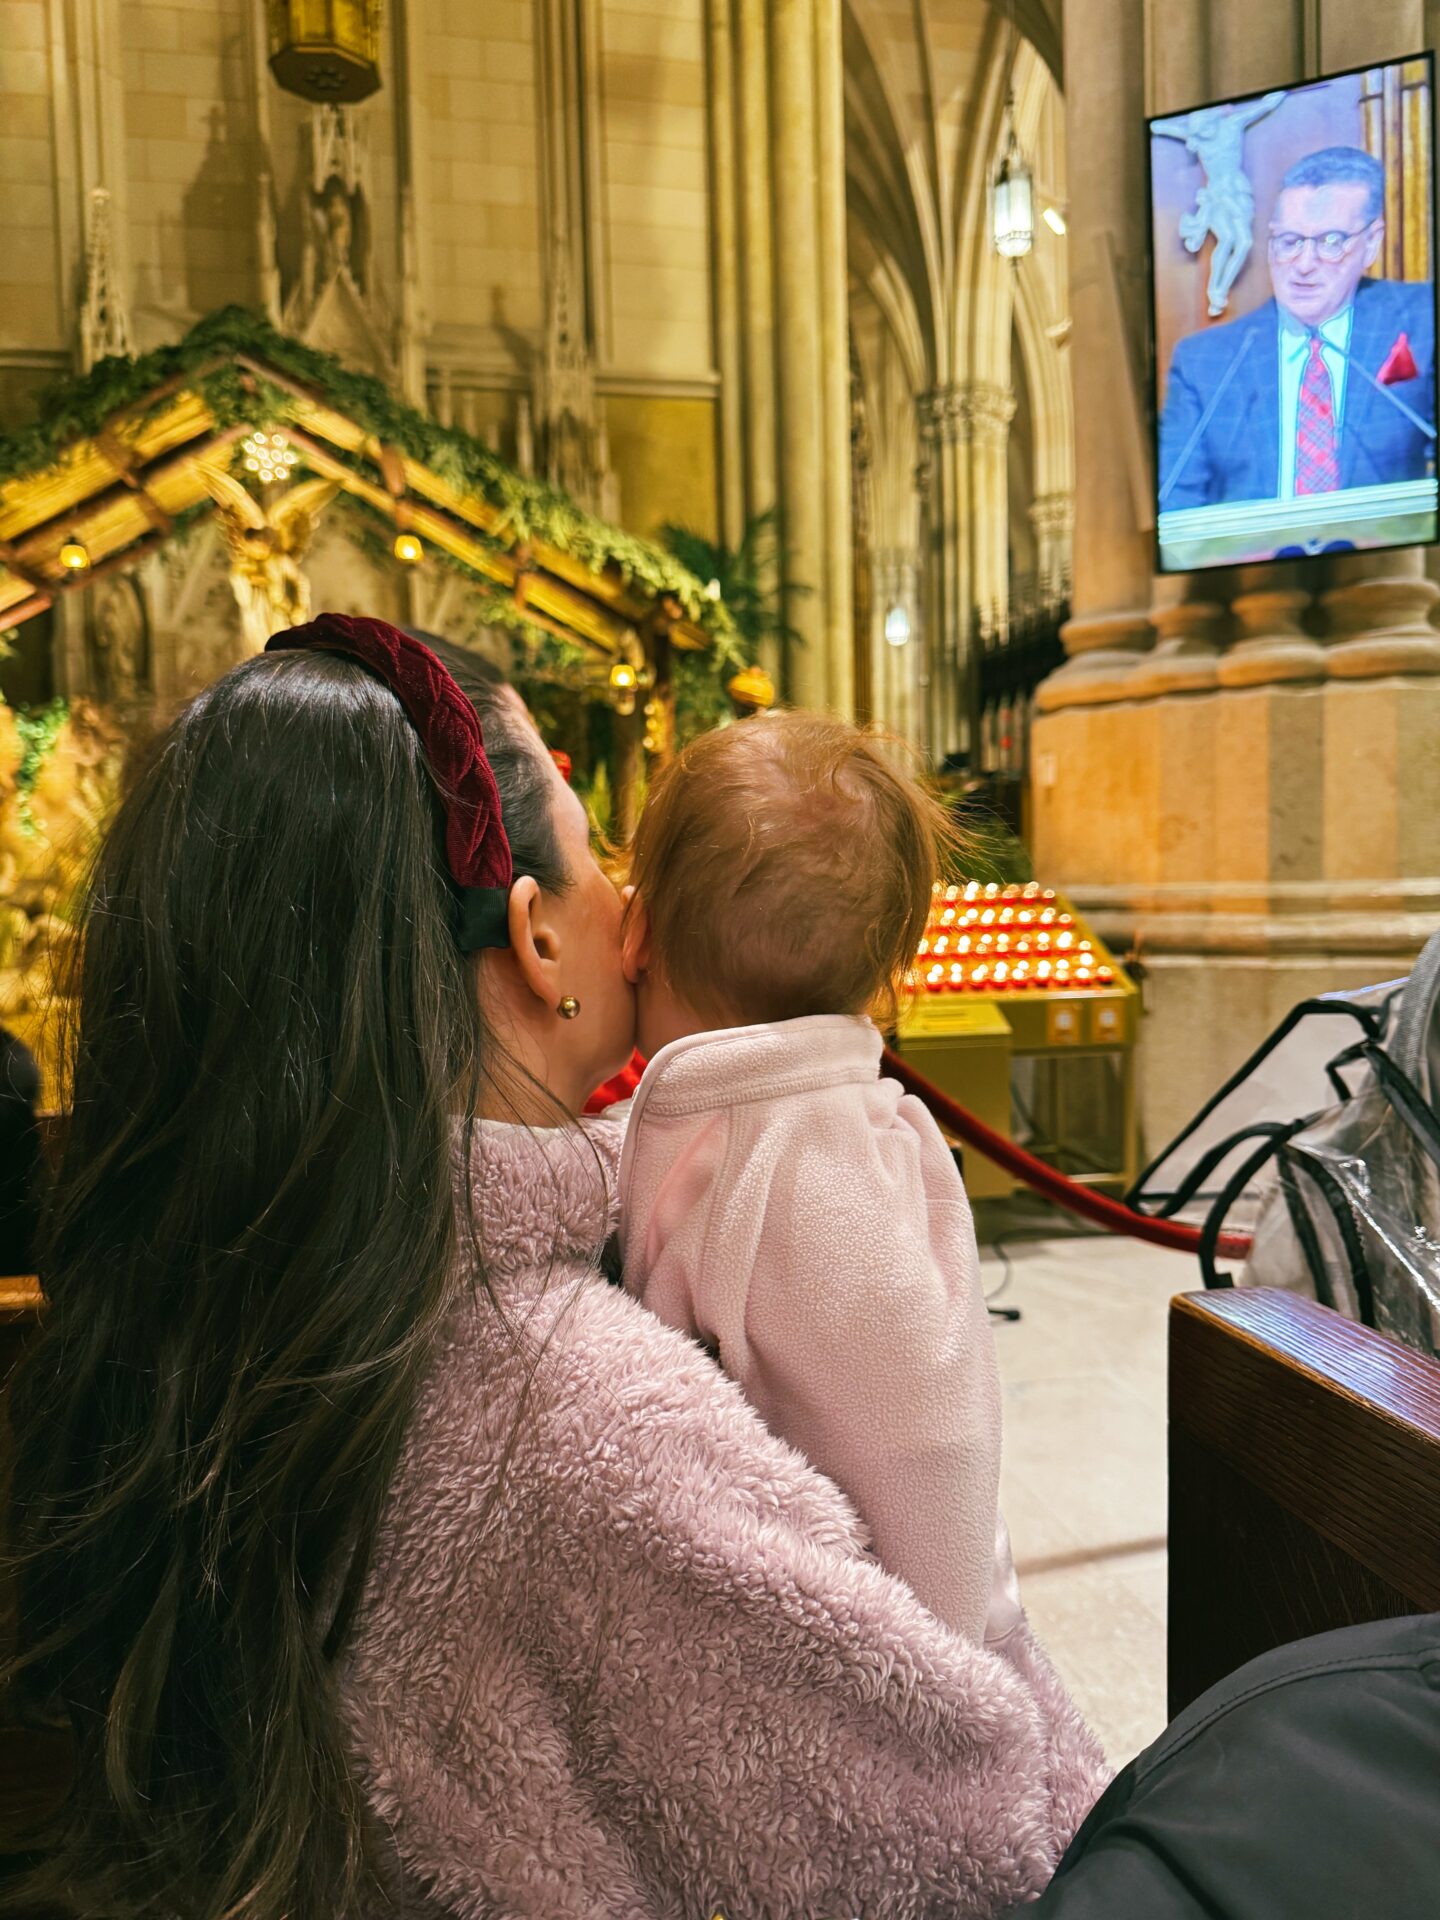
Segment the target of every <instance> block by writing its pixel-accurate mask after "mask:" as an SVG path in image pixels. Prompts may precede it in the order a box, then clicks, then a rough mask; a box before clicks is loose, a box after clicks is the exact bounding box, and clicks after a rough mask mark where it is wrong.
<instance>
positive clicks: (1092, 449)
mask: <svg viewBox="0 0 1440 1920" xmlns="http://www.w3.org/2000/svg"><path fill="white" fill-rule="evenodd" d="M1143 28H1144V3H1143V0H1086V4H1085V5H1084V6H1078V5H1076V4H1075V0H1069V4H1067V6H1066V8H1065V125H1066V146H1067V150H1068V158H1069V169H1068V170H1069V192H1070V298H1071V311H1072V319H1073V327H1072V332H1071V338H1070V364H1071V367H1072V369H1073V374H1074V383H1075V445H1076V467H1077V482H1076V489H1075V557H1074V586H1073V591H1072V604H1073V608H1074V613H1073V617H1072V618H1071V620H1070V622H1069V623H1068V625H1067V626H1066V629H1065V633H1064V636H1063V638H1064V641H1065V647H1066V651H1067V653H1068V654H1069V656H1070V657H1069V659H1068V660H1067V661H1066V663H1065V665H1064V666H1063V667H1061V668H1060V669H1059V670H1058V671H1057V672H1056V673H1053V674H1052V675H1051V676H1050V678H1049V679H1048V680H1047V681H1045V682H1044V683H1043V685H1042V686H1041V687H1040V689H1039V692H1038V694H1037V696H1036V704H1037V707H1038V708H1039V709H1040V711H1041V712H1042V713H1045V712H1051V711H1054V710H1055V709H1058V708H1061V707H1065V706H1068V705H1071V704H1077V705H1080V704H1089V703H1091V702H1094V701H1100V700H1116V699H1122V698H1124V697H1125V695H1126V691H1127V686H1128V681H1129V676H1130V675H1131V674H1132V673H1133V671H1134V669H1135V665H1136V662H1137V659H1138V657H1139V655H1140V654H1142V653H1143V652H1144V651H1145V650H1146V648H1147V647H1148V646H1149V645H1150V642H1151V637H1152V634H1151V627H1150V618H1149V611H1148V610H1149V607H1150V603H1151V599H1152V590H1151V542H1150V537H1149V534H1148V533H1147V532H1146V530H1145V523H1146V516H1147V513H1148V505H1147V502H1146V501H1145V500H1144V499H1143V498H1142V497H1141V473H1142V471H1143V469H1144V466H1145V454H1144V444H1145V438H1146V436H1145V431H1144V424H1143V419H1144V416H1143V406H1142V400H1141V394H1140V389H1139V378H1140V375H1139V369H1140V366H1141V364H1142V363H1141V358H1140V345H1141V342H1142V341H1143V339H1144V333H1145V283H1144V262H1145V258H1146V240H1145V203H1146V194H1145V163H1146V154H1145V143H1144V141H1143V140H1139V139H1137V138H1136V135H1135V128H1136V127H1137V126H1139V125H1140V122H1141V118H1142V115H1143V112H1144V107H1145V70H1144V61H1145V48H1144V31H1143ZM1147 484H1148V483H1147ZM1035 747H1036V750H1037V752H1038V751H1041V750H1042V748H1041V742H1040V740H1039V739H1038V738H1037V740H1036V742H1035Z"/></svg>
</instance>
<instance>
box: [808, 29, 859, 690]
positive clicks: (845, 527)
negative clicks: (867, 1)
mask: <svg viewBox="0 0 1440 1920" xmlns="http://www.w3.org/2000/svg"><path fill="white" fill-rule="evenodd" d="M812 4H813V6H814V14H815V27H814V33H815V39H814V59H815V135H816V166H817V176H818V177H817V181H816V186H817V198H818V202H819V209H818V219H817V234H818V239H819V246H820V285H819V299H820V344H821V377H822V392H821V396H820V400H821V425H822V440H823V445H824V459H825V491H824V502H823V510H824V515H825V531H824V541H823V552H824V568H825V582H824V585H825V616H826V638H825V644H826V651H827V653H828V656H829V671H828V694H829V704H830V706H831V707H832V708H833V710H834V711H835V712H836V713H839V714H845V715H852V714H853V713H854V711H855V692H856V688H855V638H854V633H853V626H852V623H853V620H854V611H855V610H854V584H855V574H854V556H853V552H852V529H851V524H850V523H851V474H852V467H851V457H850V433H851V418H850V415H851V403H850V295H849V286H848V276H847V271H846V245H845V94H844V88H845V73H844V69H845V59H844V51H843V48H842V46H841V32H840V0H812Z"/></svg>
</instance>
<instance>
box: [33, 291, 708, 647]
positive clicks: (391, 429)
mask: <svg viewBox="0 0 1440 1920" xmlns="http://www.w3.org/2000/svg"><path fill="white" fill-rule="evenodd" d="M276 427H279V428H283V430H284V432H285V434H286V435H287V436H288V438H289V441H290V444H291V445H292V446H293V447H294V449H295V451H296V452H297V453H298V454H299V456H300V459H301V462H302V463H303V464H304V466H305V467H307V468H309V469H310V470H311V471H312V472H313V473H315V474H317V475H321V476H323V477H325V478H326V479H329V480H333V481H336V482H338V484H339V485H340V486H341V487H342V488H343V489H344V491H345V493H346V494H347V495H349V496H350V498H351V499H352V500H353V501H355V502H356V503H358V504H359V505H360V506H362V507H364V508H368V509H369V510H370V511H371V512H372V513H373V514H374V515H376V516H378V517H379V518H380V519H381V520H384V521H388V522H390V523H391V524H392V525H393V526H395V527H403V528H406V529H408V530H409V531H411V532H413V533H416V534H418V535H419V536H420V538H421V539H422V540H423V541H425V542H426V543H427V544H428V545H429V546H430V547H432V548H435V549H437V550H438V551H439V552H440V553H441V554H442V555H443V556H444V557H445V558H446V559H447V560H448V561H449V562H450V563H451V564H453V565H455V566H458V567H459V568H460V569H462V570H463V571H464V572H466V573H468V574H470V575H471V576H473V577H474V578H475V579H476V580H477V581H478V582H479V583H481V584H482V585H483V586H484V587H486V588H488V589H490V591H491V593H492V595H493V596H494V599H495V602H496V605H497V607H503V608H504V609H505V610H506V611H507V612H508V613H509V614H510V615H511V617H512V618H514V619H516V620H517V621H519V622H524V623H528V624H530V625H532V626H534V627H537V628H539V629H541V630H542V631H543V632H548V633H551V634H554V635H556V636H557V637H558V638H560V639H562V640H566V641H569V642H572V643H574V644H577V645H579V646H581V647H583V648H585V649H587V650H588V651H589V652H590V653H591V655H592V657H593V656H594V655H597V654H598V655H601V656H605V655H614V654H617V653H619V652H620V651H621V649H622V647H623V646H624V645H625V643H626V642H627V641H628V640H632V639H639V640H643V639H644V638H646V637H647V636H648V635H653V634H664V635H667V636H668V638H669V639H670V640H671V641H672V642H673V643H674V644H675V645H677V646H679V647H683V648H691V649H698V648H701V647H704V646H706V645H708V644H709V642H710V641H711V640H712V639H715V638H718V637H720V636H721V635H722V634H724V633H726V632H728V630H729V626H730V620H729V615H728V613H727V612H726V610H725V608H724V607H723V605H721V604H720V603H719V602H718V601H717V600H714V599H712V598H710V597H709V595H708V594H707V591H706V589H705V587H704V586H702V584H701V582H700V581H699V580H697V579H696V578H695V576H694V575H693V574H691V573H689V572H687V570H686V569H685V568H684V567H682V566H681V565H680V563H679V562H678V561H677V560H676V559H675V558H674V557H673V556H672V555H670V554H668V553H666V552H665V551H664V550H663V549H662V548H660V547H657V546H654V545H652V544H651V543H650V542H648V541H644V540H639V539H636V538H634V537H633V536H631V535H629V534H626V533H624V532H622V531H621V530H620V529H619V528H617V527H612V526H609V525H608V524H607V523H606V522H604V521H601V520H597V519H595V518H594V517H593V516H592V515H590V514H587V513H585V512H584V511H582V509H581V508H580V507H578V506H577V505H576V504H575V502H574V501H573V500H571V499H569V497H568V496H567V495H565V494H562V493H559V492H557V491H556V490H555V489H554V488H552V487H548V486H546V485H544V484H543V483H542V482H539V481H535V480H528V479H526V478H524V477H523V476H522V475H520V474H519V473H517V472H515V470H514V469H513V468H511V467H509V466H507V465H506V464H505V462H504V461H503V460H501V459H500V458H499V457H498V456H497V455H496V454H494V453H492V452H491V451H490V449H489V448H488V447H486V446H485V445H484V444H483V442H481V441H479V440H477V439H476V438H475V436H474V435H473V434H468V433H464V432H462V431H460V430H459V429H457V428H452V427H442V426H440V425H438V424H437V423H436V422H435V421H434V420H432V419H431V418H430V417H429V415H427V414H424V413H422V412H420V411H419V410H418V409H417V408H414V407H411V406H407V405H406V404H405V402H404V401H402V400H400V399H399V398H398V397H397V396H396V395H395V394H394V393H392V392H391V391H390V389H389V388H388V387H387V386H385V385H384V383H383V382H382V381H379V380H377V379H374V378H373V377H372V376H370V375H368V374H361V373H355V372H353V371H351V370H350V369H349V368H347V367H345V366H343V365H342V364H341V362H340V361H338V360H337V359H335V358H334V357H333V356H332V355H330V354H326V353H320V352H318V351H317V350H316V349H314V348H312V347H307V346H305V345H304V344H303V343H302V342H300V341H297V340H292V339H290V338H289V337H288V336H287V335H285V334H282V333H280V332H278V331H277V330H276V329H275V328H274V327H272V326H270V325H269V323H268V322H267V321H265V320H264V319H262V318H260V317H259V316H258V315H255V314H252V313H249V312H247V311H246V310H245V309H243V308H238V307H227V308H224V309H223V310H221V311H220V312H218V313H215V314H212V315H210V316H209V318H208V319H205V320H203V321H201V322H200V323H199V325H198V326H196V327H194V328H193V329H192V330H191V331H190V332H189V333H188V334H187V335H186V336H185V338H184V339H183V340H180V341H178V342H177V343H176V344H175V345H173V346H169V347H161V348H159V349H157V350H156V351H155V352H153V353H149V354H145V355H143V356H141V357H139V358H138V359H128V358H127V359H109V360H102V361H100V362H99V363H98V364H97V365H96V366H95V367H93V368H92V369H91V371H90V372H89V373H88V374H86V375H84V376H83V377H78V378H75V379H72V380H66V381H62V382H59V383H57V384H56V385H55V386H54V387H52V388H51V389H50V390H49V391H48V392H47V393H46V394H45V395H44V396H43V397H42V402H41V410H40V418H39V419H38V420H37V421H36V422H35V424H34V425H32V426H30V427H27V428H24V429H23V430H21V431H20V432H18V433H14V434H11V435H9V436H7V437H3V438H0V631H3V630H4V629H6V628H11V627H15V626H18V625H19V624H20V623H21V622H22V621H25V620H28V619H30V618H32V617H33V616H34V615H35V614H37V613H41V612H43V611H44V610H45V608H47V607H49V606H50V605H52V604H53V603H54V601H55V600H56V599H58V598H59V597H60V595H61V594H63V593H65V592H66V591H68V590H69V589H70V588H72V587H74V586H76V585H82V584H84V583H85V582H87V581H91V580H94V579H96V578H97V577H99V576H101V575H102V574H104V573H106V572H109V571H111V570H112V569H114V568H116V567H119V566H129V565H131V564H132V563H133V562H134V561H135V560H137V559H139V558H140V557H141V556H142V555H143V554H145V553H146V552H148V551H150V550H151V549H153V548H155V547H157V546H159V545H161V544H163V543H164V542H165V541H167V540H169V539H171V538H173V537H174V536H175V535H176V534H177V533H178V532H180V531H182V530H183V529H184V528H186V527H187V526H188V525H189V524H190V523H191V522H192V521H193V520H195V519H196V518H198V517H199V516H200V515H202V514H204V513H206V512H209V511H210V510H211V509H212V507H213V504H214V503H213V500H212V498H211V494H210V492H209V490H208V489H207V487H206V484H205V479H204V474H203V471H202V465H203V463H209V464H210V465H211V466H212V467H213V466H214V465H215V464H216V462H217V459H218V461H219V462H220V463H222V464H223V463H224V462H225V461H226V460H227V459H228V457H229V451H228V450H229V449H230V448H231V447H232V446H233V445H234V444H235V443H236V442H238V441H240V440H243V439H244V438H245V437H246V436H247V435H249V434H251V433H254V432H266V431H269V430H271V429H273V428H276ZM72 539H73V540H78V541H79V542H80V543H81V544H83V546H84V548H85V550H86V553H87V555H88V557H89V563H90V564H89V565H88V567H86V568H85V569H84V570H83V571H80V572H78V573H77V572H70V571H68V570H67V569H66V567H65V566H64V564H63V562H62V560H61V558H60V550H61V548H62V547H63V546H64V545H65V544H66V543H67V542H68V541H70V540H72Z"/></svg>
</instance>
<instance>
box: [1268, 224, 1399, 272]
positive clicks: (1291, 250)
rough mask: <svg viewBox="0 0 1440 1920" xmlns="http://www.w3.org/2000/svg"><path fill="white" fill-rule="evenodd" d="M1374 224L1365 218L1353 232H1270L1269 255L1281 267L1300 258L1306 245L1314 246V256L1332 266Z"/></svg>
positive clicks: (1341, 258) (1342, 257) (1343, 256)
mask: <svg viewBox="0 0 1440 1920" xmlns="http://www.w3.org/2000/svg"><path fill="white" fill-rule="evenodd" d="M1374 225H1375V222H1374V221H1373V220H1367V221H1366V223H1365V225H1364V226H1363V227H1356V229H1355V231H1354V232H1353V233H1345V232H1343V231H1342V232H1337V231H1335V230H1334V229H1332V230H1331V231H1330V232H1329V233H1275V232H1272V233H1271V235H1270V257H1271V259H1272V260H1278V261H1279V262H1280V264H1281V266H1282V267H1288V266H1289V265H1290V263H1291V262H1292V261H1294V260H1298V259H1299V258H1300V256H1301V254H1302V253H1303V252H1304V251H1305V249H1306V247H1314V249H1315V258H1316V259H1317V260H1323V261H1324V262H1325V264H1326V266H1327V267H1333V266H1334V265H1335V264H1336V262H1337V261H1340V260H1343V259H1344V258H1345V256H1346V254H1347V253H1348V252H1349V251H1350V249H1351V247H1353V246H1354V244H1355V242H1356V241H1357V240H1359V239H1360V238H1361V237H1362V236H1363V235H1364V234H1367V233H1369V231H1370V229H1371V228H1372V227H1373V226H1374Z"/></svg>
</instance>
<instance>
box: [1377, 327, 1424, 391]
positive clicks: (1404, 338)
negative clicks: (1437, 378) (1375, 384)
mask: <svg viewBox="0 0 1440 1920" xmlns="http://www.w3.org/2000/svg"><path fill="white" fill-rule="evenodd" d="M1419 371H1420V369H1419V368H1418V367H1417V366H1416V364H1415V356H1414V354H1413V353H1411V351H1410V336H1409V334H1408V333H1402V334H1398V335H1397V336H1396V340H1395V344H1394V346H1393V347H1391V349H1390V351H1389V353H1387V354H1386V356H1385V364H1384V365H1383V366H1382V367H1381V369H1380V371H1379V373H1377V374H1376V376H1375V378H1376V379H1377V380H1378V381H1379V382H1380V384H1381V386H1382V387H1393V386H1394V385H1395V384H1396V382H1397V381H1400V380H1413V379H1414V378H1415V376H1416V374H1418V373H1419Z"/></svg>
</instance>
